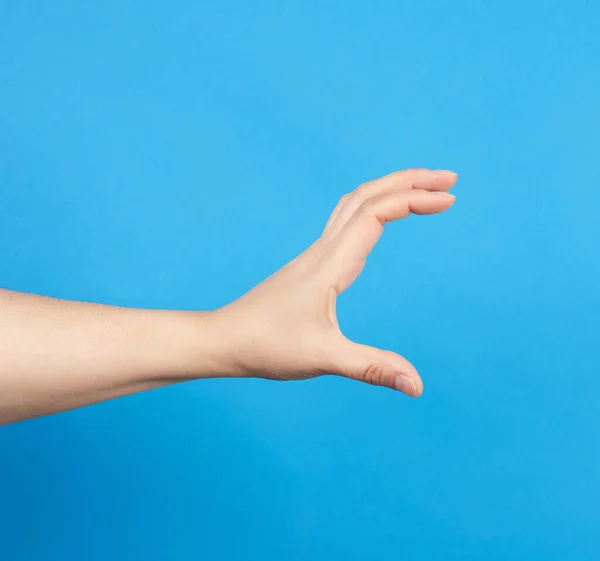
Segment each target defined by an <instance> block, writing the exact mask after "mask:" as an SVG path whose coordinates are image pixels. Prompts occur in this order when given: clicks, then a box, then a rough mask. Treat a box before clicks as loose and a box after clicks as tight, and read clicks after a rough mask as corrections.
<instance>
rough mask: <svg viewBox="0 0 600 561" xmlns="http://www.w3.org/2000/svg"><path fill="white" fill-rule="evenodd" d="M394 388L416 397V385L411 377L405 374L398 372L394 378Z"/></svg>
mask: <svg viewBox="0 0 600 561" xmlns="http://www.w3.org/2000/svg"><path fill="white" fill-rule="evenodd" d="M394 388H395V389H397V390H398V391H399V392H402V393H405V394H407V395H411V396H413V397H416V395H417V386H416V384H415V382H414V381H413V379H412V378H410V377H409V376H406V375H405V374H398V375H397V376H396V378H394Z"/></svg>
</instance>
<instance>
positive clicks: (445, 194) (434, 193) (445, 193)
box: [429, 191, 456, 199]
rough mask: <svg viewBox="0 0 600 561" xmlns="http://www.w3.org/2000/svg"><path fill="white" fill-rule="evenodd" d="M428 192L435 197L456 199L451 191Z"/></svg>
mask: <svg viewBox="0 0 600 561" xmlns="http://www.w3.org/2000/svg"><path fill="white" fill-rule="evenodd" d="M429 194H430V195H435V196H436V197H444V198H445V199H456V197H455V196H454V195H453V194H452V193H447V192H446V191H429Z"/></svg>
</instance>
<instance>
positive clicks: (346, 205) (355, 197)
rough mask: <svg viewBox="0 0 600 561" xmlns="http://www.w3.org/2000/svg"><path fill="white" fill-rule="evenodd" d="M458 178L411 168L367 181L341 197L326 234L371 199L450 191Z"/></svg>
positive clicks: (330, 234)
mask: <svg viewBox="0 0 600 561" xmlns="http://www.w3.org/2000/svg"><path fill="white" fill-rule="evenodd" d="M457 177H458V176H457V175H456V173H454V172H451V171H446V170H435V171H431V170H427V169H408V170H403V171H397V172H394V173H390V174H389V175H386V176H384V177H381V178H379V179H375V180H373V181H369V182H367V183H364V184H362V185H361V186H359V187H358V188H357V189H356V190H355V191H353V192H352V193H348V194H346V195H344V196H343V197H342V198H341V199H340V201H339V203H338V205H337V206H336V208H335V209H334V211H333V213H332V214H331V217H330V218H329V221H328V222H327V225H326V226H325V230H324V232H323V236H324V237H327V238H333V237H335V236H336V235H337V234H338V233H339V232H340V230H341V229H342V228H343V227H344V224H346V222H348V220H349V219H350V218H351V217H352V216H353V215H354V213H355V212H356V211H357V210H358V209H359V208H360V207H361V205H362V204H363V203H364V202H365V201H366V200H368V199H370V198H373V197H377V196H380V195H384V194H387V193H393V192H398V191H407V190H410V189H422V190H426V191H447V190H448V189H450V188H452V186H453V185H454V184H455V183H456V179H457Z"/></svg>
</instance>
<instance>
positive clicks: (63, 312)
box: [0, 169, 457, 424]
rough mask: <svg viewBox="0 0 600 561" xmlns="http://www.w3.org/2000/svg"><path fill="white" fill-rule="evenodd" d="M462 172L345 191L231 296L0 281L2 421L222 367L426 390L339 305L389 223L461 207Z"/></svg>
mask: <svg viewBox="0 0 600 561" xmlns="http://www.w3.org/2000/svg"><path fill="white" fill-rule="evenodd" d="M456 179H457V176H456V174H455V173H453V172H449V171H444V170H436V171H431V170H426V169H411V170H405V171H400V172H395V173H392V174H390V175H387V176H385V177H382V178H380V179H376V180H374V181H369V182H367V183H365V184H363V185H360V186H359V187H358V188H357V189H356V190H354V191H353V192H351V193H348V194H347V195H344V196H343V197H342V198H341V199H340V201H339V203H338V205H337V206H336V208H335V209H334V211H333V213H332V214H331V217H330V218H329V221H328V222H327V225H326V226H325V229H324V231H323V233H322V234H321V236H320V237H319V239H318V240H317V241H316V242H315V243H313V244H312V245H311V246H310V247H309V248H308V249H307V250H306V251H304V252H303V253H302V254H301V255H299V256H298V257H296V258H295V259H294V260H293V261H291V262H290V263H288V264H287V265H285V266H284V267H283V268H282V269H280V270H279V271H277V273H275V274H274V275H272V276H271V277H269V278H267V279H266V280H265V281H263V282H262V283H260V284H259V285H258V286H256V287H255V288H254V289H252V290H251V291H250V292H248V293H247V294H245V295H244V296H242V297H241V298H239V299H238V300H236V301H234V302H232V303H231V304H229V305H227V306H225V307H223V308H221V309H218V310H215V311H211V312H178V311H163V310H142V309H133V308H122V307H114V306H104V305H100V304H89V303H84V302H72V301H65V300H57V299H53V298H46V297H42V296H34V295H30V294H23V293H18V292H12V291H7V290H0V423H3V424H5V423H11V422H16V421H20V420H24V419H28V418H31V417H37V416H41V415H48V414H51V413H57V412H60V411H66V410H69V409H74V408H77V407H82V406H85V405H90V404H92V403H96V402H99V401H104V400H107V399H113V398H116V397H120V396H123V395H127V394H131V393H135V392H140V391H144V390H148V389H152V388H157V387H161V386H165V385H168V384H173V383H177V382H182V381H187V380H195V379H199V378H213V377H262V378H268V379H272V380H301V379H307V378H313V377H316V376H321V375H323V374H336V375H339V376H345V377H347V378H352V379H354V380H358V381H361V382H367V383H369V384H374V385H378V386H385V387H387V388H390V389H395V390H398V391H401V392H403V393H405V394H407V395H409V396H412V397H418V396H420V395H421V393H422V391H423V384H422V382H421V379H420V377H419V375H418V373H417V371H416V370H415V368H414V367H413V366H412V365H411V364H410V363H409V362H408V361H407V360H406V359H405V358H403V357H402V356H400V355H398V354H396V353H394V352H391V351H386V350H381V349H377V348H373V347H368V346H365V345H361V344H358V343H354V342H352V341H350V340H349V339H347V338H346V337H345V336H344V335H343V334H342V332H341V330H340V327H339V325H338V321H337V318H336V311H335V304H336V299H337V297H338V295H339V294H341V293H342V292H343V291H344V290H346V288H348V287H349V286H350V285H351V284H352V282H353V281H354V280H355V279H356V277H357V276H358V275H359V274H360V272H361V271H362V269H363V267H364V265H365V260H366V257H367V255H368V254H369V252H370V251H371V250H372V249H373V246H374V245H375V243H376V242H377V240H378V239H379V237H380V236H381V234H382V233H383V229H384V225H385V224H386V223H387V222H391V221H394V220H399V219H401V218H406V217H408V216H409V215H410V214H411V213H412V214H436V213H438V212H443V211H444V210H447V209H448V208H450V207H451V206H452V204H453V203H454V196H452V195H450V194H449V193H447V191H448V189H450V188H451V187H452V186H453V185H454V184H455V183H456Z"/></svg>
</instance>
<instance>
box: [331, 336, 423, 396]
mask: <svg viewBox="0 0 600 561" xmlns="http://www.w3.org/2000/svg"><path fill="white" fill-rule="evenodd" d="M334 364H335V367H334V371H333V372H332V373H333V374H337V375H339V376H345V377H346V378H352V379H353V380H358V381H359V382H366V383H367V384H372V385H375V386H384V387H386V388H390V389H393V390H398V391H401V392H403V393H405V394H406V395H409V396H411V397H419V396H420V395H421V394H422V393H423V382H422V381H421V378H420V376H419V374H418V373H417V371H416V369H415V367H414V366H413V365H412V364H411V363H410V362H408V360H406V359H405V358H404V357H402V356H400V355H399V354H396V353H393V352H391V351H384V350H381V349H377V348H375V347H369V346H367V345H360V344H358V343H353V342H352V341H349V340H347V339H345V340H344V342H343V343H342V344H340V346H339V348H338V349H337V352H336V357H335V361H334Z"/></svg>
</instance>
